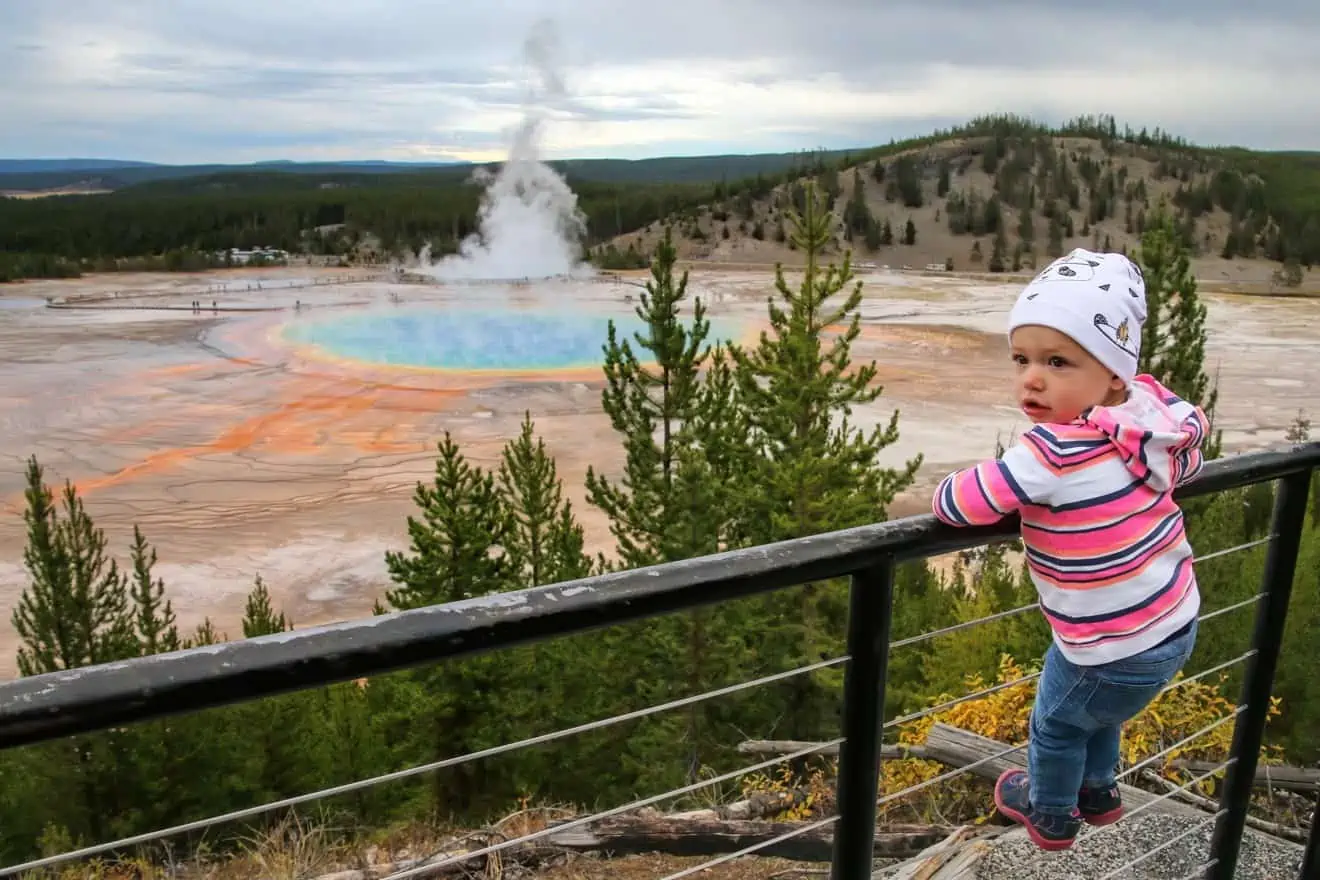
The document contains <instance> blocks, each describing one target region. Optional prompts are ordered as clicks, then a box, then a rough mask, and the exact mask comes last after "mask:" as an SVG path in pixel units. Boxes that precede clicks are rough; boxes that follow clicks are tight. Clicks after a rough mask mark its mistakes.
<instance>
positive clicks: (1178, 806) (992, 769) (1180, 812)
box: [925, 722, 1202, 816]
mask: <svg viewBox="0 0 1320 880" xmlns="http://www.w3.org/2000/svg"><path fill="white" fill-rule="evenodd" d="M1008 746H1009V744H1008V743H1003V742H1000V741H999V740H994V739H989V738H988V737H984V736H979V735H978V734H975V733H972V732H970V731H967V730H963V729H962V728H960V727H953V726H951V725H948V724H942V723H939V722H936V723H935V724H933V725H931V728H930V731H929V732H928V733H927V734H926V743H925V754H926V756H927V757H928V758H930V759H931V760H933V761H939V762H940V763H942V764H948V765H949V766H951V767H969V766H971V765H975V766H972V767H971V770H970V772H972V773H975V774H976V775H977V776H980V777H982V778H985V779H991V780H993V779H998V778H999V774H1001V773H1003V772H1004V771H1005V770H1009V769H1017V770H1025V769H1027V750H1026V749H1025V748H1024V749H1021V750H1019V751H1016V752H1012V753H1010V754H1007V755H1003V756H1001V757H996V758H992V757H991V755H995V754H997V753H999V752H1002V751H1003V750H1004V749H1006V748H1008ZM1118 787H1119V790H1120V791H1121V793H1122V795H1123V805H1124V807H1125V808H1126V809H1128V810H1132V809H1135V808H1136V807H1139V806H1143V805H1145V804H1152V806H1150V807H1149V808H1148V809H1149V810H1151V811H1152V812H1161V813H1168V814H1170V815H1174V816H1200V815H1202V814H1201V811H1200V810H1197V809H1196V808H1194V807H1189V806H1187V805H1186V804H1182V803H1179V802H1178V801H1175V800H1173V799H1171V798H1165V799H1161V798H1160V797H1159V795H1154V794H1151V793H1150V792H1148V791H1144V790H1143V789H1140V788H1136V787H1134V786H1131V785H1125V784H1123V783H1119V786H1118ZM1156 801H1158V803H1155V802H1156Z"/></svg>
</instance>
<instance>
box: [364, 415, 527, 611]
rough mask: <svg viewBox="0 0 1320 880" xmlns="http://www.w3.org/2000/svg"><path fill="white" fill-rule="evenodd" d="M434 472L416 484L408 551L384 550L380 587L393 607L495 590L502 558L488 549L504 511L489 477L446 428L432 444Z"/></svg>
mask: <svg viewBox="0 0 1320 880" xmlns="http://www.w3.org/2000/svg"><path fill="white" fill-rule="evenodd" d="M437 450H438V452H439V455H438V456H437V458H436V462H435V477H434V479H433V480H432V482H431V485H430V486H426V485H424V484H422V483H418V484H417V488H416V489H415V490H414V492H413V501H414V503H416V505H417V507H418V514H417V515H415V516H414V515H410V516H409V517H408V536H409V539H410V547H411V553H402V552H398V551H394V550H390V551H387V552H386V553H385V565H386V568H388V569H389V573H390V578H391V579H392V580H393V581H394V582H395V583H397V584H399V586H398V587H397V588H396V589H393V590H388V591H386V593H385V598H386V601H388V602H389V603H390V605H392V606H393V607H394V608H395V609H396V610H403V609H407V608H422V607H424V606H427V605H440V604H443V603H446V602H458V601H460V600H463V599H471V598H473V597H476V596H486V595H489V594H491V593H496V592H500V591H502V590H503V589H504V587H505V586H506V584H505V568H506V561H505V559H504V558H503V557H501V556H497V555H495V554H494V553H493V552H492V548H494V547H496V546H498V545H499V544H500V543H501V541H503V540H504V537H505V534H506V532H507V530H508V516H507V514H506V512H505V510H504V507H503V505H502V504H501V503H500V496H499V492H498V491H496V488H495V479H494V477H493V476H492V475H490V474H487V473H484V472H483V471H482V470H481V469H480V468H476V467H473V466H471V465H469V464H468V463H467V461H466V460H465V459H464V458H463V453H462V452H461V451H460V450H459V448H458V444H456V443H454V441H453V438H451V437H450V435H449V432H448V431H446V432H445V434H444V438H443V439H442V440H441V441H440V442H439V443H438V444H437Z"/></svg>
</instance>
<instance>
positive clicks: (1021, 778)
mask: <svg viewBox="0 0 1320 880" xmlns="http://www.w3.org/2000/svg"><path fill="white" fill-rule="evenodd" d="M995 806H996V807H998V808H999V812H1000V813H1001V814H1003V815H1005V816H1007V817H1008V818H1010V819H1012V820H1013V821H1014V822H1018V823H1020V824H1021V825H1023V826H1025V827H1026V829H1027V836H1028V837H1030V838H1031V842H1032V843H1034V844H1036V846H1038V847H1040V848H1041V849H1044V850H1050V851H1053V852H1057V851H1058V850H1063V849H1067V848H1068V847H1070V846H1072V845H1073V841H1074V840H1075V839H1076V838H1077V832H1078V831H1080V830H1081V829H1082V814H1081V812H1080V811H1079V810H1077V809H1076V808H1074V809H1073V811H1072V813H1070V814H1068V815H1066V816H1062V815H1059V814H1057V813H1042V812H1040V811H1039V810H1037V809H1035V808H1034V807H1032V806H1031V788H1030V786H1029V785H1028V782H1027V774H1026V772H1025V771H1023V770H1005V771H1004V772H1003V773H1002V774H1000V776H999V781H998V782H996V783H995Z"/></svg>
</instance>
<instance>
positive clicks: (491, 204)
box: [413, 21, 591, 281]
mask: <svg viewBox="0 0 1320 880" xmlns="http://www.w3.org/2000/svg"><path fill="white" fill-rule="evenodd" d="M558 52H559V41H558V35H557V33H556V31H555V28H554V26H553V24H551V23H550V22H549V21H541V22H538V23H537V25H536V26H535V27H534V28H533V29H532V32H531V34H530V35H529V36H528V38H527V41H526V42H525V43H524V44H523V58H524V60H525V61H526V62H527V65H528V67H529V68H530V73H531V74H532V76H531V81H530V82H529V83H528V95H527V98H526V100H525V101H524V104H523V118H522V122H520V123H519V125H518V127H517V129H516V130H515V131H514V137H513V143H512V144H511V145H510V147H509V157H508V159H506V160H505V162H504V164H503V165H501V166H500V168H499V171H498V172H496V173H495V174H491V173H490V172H489V171H488V170H486V169H484V168H482V169H478V170H477V172H476V175H475V178H476V180H477V182H479V183H482V184H484V185H485V186H486V191H485V192H484V193H483V194H482V197H481V207H480V208H479V209H478V212H477V232H475V233H473V234H472V235H470V236H468V237H467V238H466V239H464V241H463V242H462V244H460V245H459V252H458V253H457V254H454V255H450V256H447V257H444V258H443V259H441V260H440V261H439V262H435V263H433V262H431V258H430V249H429V246H428V247H427V248H425V249H423V250H422V252H421V253H420V254H419V255H418V258H419V262H420V263H421V265H420V266H419V267H417V268H416V269H414V270H413V271H416V272H419V273H421V274H423V275H430V276H431V277H433V278H438V279H440V280H442V281H460V280H473V279H519V278H550V277H555V276H566V275H574V276H577V275H585V274H590V273H591V268H590V266H588V265H585V264H583V263H582V262H581V255H582V244H581V242H582V238H583V236H584V235H585V234H586V217H585V216H584V215H583V213H582V212H581V211H580V210H579V209H578V205H577V195H576V194H574V192H573V190H571V189H570V188H569V186H568V183H567V182H566V181H565V180H564V178H562V177H560V176H559V175H558V174H557V173H555V171H554V169H553V168H551V167H550V166H548V165H546V164H545V163H543V162H542V161H541V160H540V153H539V150H538V145H539V142H540V136H541V126H542V123H543V122H544V115H545V109H546V106H547V105H548V104H549V103H550V102H551V101H552V100H555V99H563V98H565V97H566V96H567V90H566V88H565V86H564V80H563V76H562V75H561V73H560V69H561V66H560V63H559V55H558ZM537 80H539V88H538V83H537Z"/></svg>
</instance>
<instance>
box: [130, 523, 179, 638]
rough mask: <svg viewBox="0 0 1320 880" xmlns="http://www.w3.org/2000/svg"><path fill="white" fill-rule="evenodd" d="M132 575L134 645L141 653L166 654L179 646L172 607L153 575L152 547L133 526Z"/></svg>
mask: <svg viewBox="0 0 1320 880" xmlns="http://www.w3.org/2000/svg"><path fill="white" fill-rule="evenodd" d="M129 552H130V554H131V558H132V560H133V578H132V582H131V584H130V587H129V595H130V597H131V599H132V602H133V607H134V608H135V609H136V614H135V617H134V623H135V629H136V631H137V639H138V649H139V650H140V651H141V652H142V655H143V656H147V655H149V654H167V653H169V652H171V651H177V650H179V649H180V648H181V647H182V642H181V641H180V639H179V627H178V622H177V621H176V619H175V617H174V608H173V607H172V606H171V605H170V601H169V600H168V599H166V598H165V582H164V581H162V580H160V579H159V578H156V577H155V576H154V575H153V571H154V569H155V566H156V548H154V547H152V546H151V545H150V544H148V543H147V539H146V538H144V537H143V536H142V530H141V529H140V528H138V527H137V526H136V525H135V526H133V546H132V547H131V548H130V551H129Z"/></svg>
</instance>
